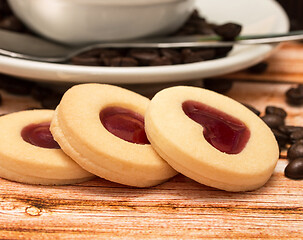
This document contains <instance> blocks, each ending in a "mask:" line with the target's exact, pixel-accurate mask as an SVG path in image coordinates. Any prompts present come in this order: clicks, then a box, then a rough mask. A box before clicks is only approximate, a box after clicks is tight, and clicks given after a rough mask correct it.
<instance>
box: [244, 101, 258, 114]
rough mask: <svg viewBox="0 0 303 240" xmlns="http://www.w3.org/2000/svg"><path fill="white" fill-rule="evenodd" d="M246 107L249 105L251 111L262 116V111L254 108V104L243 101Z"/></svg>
mask: <svg viewBox="0 0 303 240" xmlns="http://www.w3.org/2000/svg"><path fill="white" fill-rule="evenodd" d="M242 104H243V105H244V106H245V107H247V108H248V109H249V110H250V111H252V112H253V113H254V114H256V115H257V116H260V114H261V112H260V111H259V110H257V109H256V108H254V107H253V106H251V105H249V104H247V103H242Z"/></svg>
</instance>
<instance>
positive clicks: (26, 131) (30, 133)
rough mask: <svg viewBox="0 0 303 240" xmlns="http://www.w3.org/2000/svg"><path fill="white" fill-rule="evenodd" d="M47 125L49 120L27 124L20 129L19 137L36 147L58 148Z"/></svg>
mask: <svg viewBox="0 0 303 240" xmlns="http://www.w3.org/2000/svg"><path fill="white" fill-rule="evenodd" d="M49 127H50V122H44V123H38V124H36V123H33V124H29V125H28V126H26V127H24V128H23V129H22V131H21V137H22V138H23V140H24V141H25V142H28V143H30V144H32V145H34V146H37V147H42V148H55V149H59V148H60V146H59V144H58V143H57V142H56V141H55V140H54V138H53V135H52V133H51V132H50V130H49Z"/></svg>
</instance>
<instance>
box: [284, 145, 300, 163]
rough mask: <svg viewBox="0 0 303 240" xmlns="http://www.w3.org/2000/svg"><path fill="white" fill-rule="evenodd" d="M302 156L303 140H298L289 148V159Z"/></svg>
mask: <svg viewBox="0 0 303 240" xmlns="http://www.w3.org/2000/svg"><path fill="white" fill-rule="evenodd" d="M300 157H303V141H298V142H296V143H295V144H293V145H291V146H290V148H289V149H288V150H287V158H288V160H290V161H291V160H294V159H296V158H300Z"/></svg>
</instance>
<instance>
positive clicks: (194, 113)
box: [182, 100, 250, 154]
mask: <svg viewBox="0 0 303 240" xmlns="http://www.w3.org/2000/svg"><path fill="white" fill-rule="evenodd" d="M182 109H183V111H184V113H185V114H186V115H187V116H188V117H189V118H190V119H192V120H193V121H195V122H197V123H199V124H200V125H201V126H203V135H204V138H205V140H206V141H207V142H208V143H210V144H211V145H212V146H213V147H215V148H216V149H218V150H219V151H221V152H224V153H228V154H238V153H240V152H241V151H242V150H243V149H244V148H245V146H246V143H247V142H248V139H249V137H250V131H249V129H248V128H247V127H246V125H245V124H244V123H243V122H241V121H240V120H239V119H237V118H235V117H233V116H230V115H228V114H226V113H224V112H222V111H220V110H218V109H215V108H213V107H211V106H208V105H206V104H203V103H200V102H196V101H192V100H188V101H185V102H183V104H182Z"/></svg>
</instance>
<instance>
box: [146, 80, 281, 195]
mask: <svg viewBox="0 0 303 240" xmlns="http://www.w3.org/2000/svg"><path fill="white" fill-rule="evenodd" d="M187 101H194V102H198V103H201V104H204V105H205V106H210V107H211V108H212V109H216V110H219V111H221V112H223V113H224V114H227V115H229V116H232V117H234V118H236V119H238V120H240V121H241V122H242V123H243V124H244V126H246V127H247V128H248V130H249V132H250V136H249V138H248V140H247V142H246V145H245V146H244V148H243V149H242V150H241V151H240V152H239V153H232V154H231V153H229V154H228V153H226V152H223V151H221V150H218V148H216V147H214V146H213V145H212V144H210V143H209V142H208V141H207V140H206V138H205V137H204V133H203V131H204V127H202V125H200V124H199V123H197V122H195V121H194V120H192V119H191V118H190V117H188V116H187V115H186V114H185V112H184V110H183V106H184V105H183V104H184V103H185V102H187ZM211 121H213V120H211ZM145 130H146V134H147V136H148V139H149V141H150V142H151V144H152V146H153V147H154V148H155V149H156V151H157V152H158V153H159V154H160V156H162V157H163V158H164V159H165V160H166V161H167V162H168V163H169V164H170V165H171V166H172V167H173V168H175V169H176V170H177V171H178V172H180V173H182V174H184V175H186V176H188V177H189V178H192V179H194V180H196V181H198V182H200V183H202V184H205V185H208V186H211V187H215V188H219V189H223V190H227V191H247V190H253V189H257V188H259V187H261V186H262V185H264V184H265V183H266V182H267V180H268V179H269V178H270V176H271V174H272V172H273V170H274V168H275V165H276V163H277V160H278V158H279V148H278V144H277V142H276V140H275V137H274V135H273V133H272V131H271V130H270V129H269V128H268V127H267V125H266V124H265V123H264V122H263V121H262V120H261V119H260V118H259V117H258V116H257V115H255V114H254V113H253V112H251V111H250V110H249V109H247V108H246V107H244V106H243V105H242V104H240V103H238V102H236V101H234V100H232V99H230V98H228V97H226V96H223V95H221V94H218V93H215V92H212V91H209V90H205V89H201V88H195V87H183V86H180V87H172V88H167V89H165V90H162V91H160V92H158V93H157V94H156V95H155V97H154V98H153V99H152V100H151V103H150V105H149V107H148V110H147V111H146V113H145Z"/></svg>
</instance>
